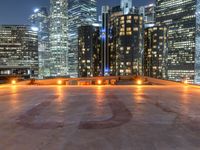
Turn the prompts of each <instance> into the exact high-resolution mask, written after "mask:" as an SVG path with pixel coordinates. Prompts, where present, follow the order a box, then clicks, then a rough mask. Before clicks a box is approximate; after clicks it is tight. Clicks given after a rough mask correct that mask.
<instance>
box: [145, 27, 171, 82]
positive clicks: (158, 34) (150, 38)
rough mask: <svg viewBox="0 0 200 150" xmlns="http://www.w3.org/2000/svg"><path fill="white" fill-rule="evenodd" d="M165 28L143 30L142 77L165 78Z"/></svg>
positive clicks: (166, 48)
mask: <svg viewBox="0 0 200 150" xmlns="http://www.w3.org/2000/svg"><path fill="white" fill-rule="evenodd" d="M167 50H168V47H167V28H166V27H165V26H154V27H149V28H146V29H145V35H144V61H143V63H144V64H143V66H144V75H145V76H149V77H153V78H160V79H165V78H166V53H167Z"/></svg>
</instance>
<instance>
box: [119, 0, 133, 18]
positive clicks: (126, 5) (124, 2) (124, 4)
mask: <svg viewBox="0 0 200 150" xmlns="http://www.w3.org/2000/svg"><path fill="white" fill-rule="evenodd" d="M132 7H133V5H132V0H121V9H122V10H123V12H124V14H125V15H126V14H128V13H129V12H130V10H131V8H132Z"/></svg>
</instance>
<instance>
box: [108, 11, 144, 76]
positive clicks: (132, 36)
mask: <svg viewBox="0 0 200 150" xmlns="http://www.w3.org/2000/svg"><path fill="white" fill-rule="evenodd" d="M109 24H110V25H109V28H110V32H111V36H109V51H110V57H111V58H110V75H120V76H127V75H142V55H143V42H144V41H143V38H144V37H143V33H144V21H143V16H142V15H138V14H127V15H121V16H118V17H115V18H113V19H112V20H110V23H109Z"/></svg>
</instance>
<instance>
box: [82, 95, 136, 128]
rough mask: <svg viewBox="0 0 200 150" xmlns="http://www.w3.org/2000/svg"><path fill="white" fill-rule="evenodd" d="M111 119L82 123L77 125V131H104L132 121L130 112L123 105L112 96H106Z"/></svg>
mask: <svg viewBox="0 0 200 150" xmlns="http://www.w3.org/2000/svg"><path fill="white" fill-rule="evenodd" d="M107 99H108V103H109V106H110V109H111V111H112V117H111V118H110V119H108V120H103V121H83V122H80V124H79V129H106V128H114V127H118V126H121V125H123V124H125V123H128V122H129V121H130V120H131V119H132V114H131V112H130V111H129V110H128V109H127V107H126V106H125V104H124V103H123V102H121V101H120V100H118V98H117V97H116V96H114V95H108V96H107Z"/></svg>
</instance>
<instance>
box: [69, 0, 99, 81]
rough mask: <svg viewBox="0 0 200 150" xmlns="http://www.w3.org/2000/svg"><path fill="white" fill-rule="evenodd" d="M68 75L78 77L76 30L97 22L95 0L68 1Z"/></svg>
mask: <svg viewBox="0 0 200 150" xmlns="http://www.w3.org/2000/svg"><path fill="white" fill-rule="evenodd" d="M68 16H69V20H68V21H69V24H68V40H69V41H68V43H69V57H68V62H69V75H70V77H77V76H78V28H79V27H80V26H84V25H92V24H94V23H96V22H97V1H96V0H68Z"/></svg>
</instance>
